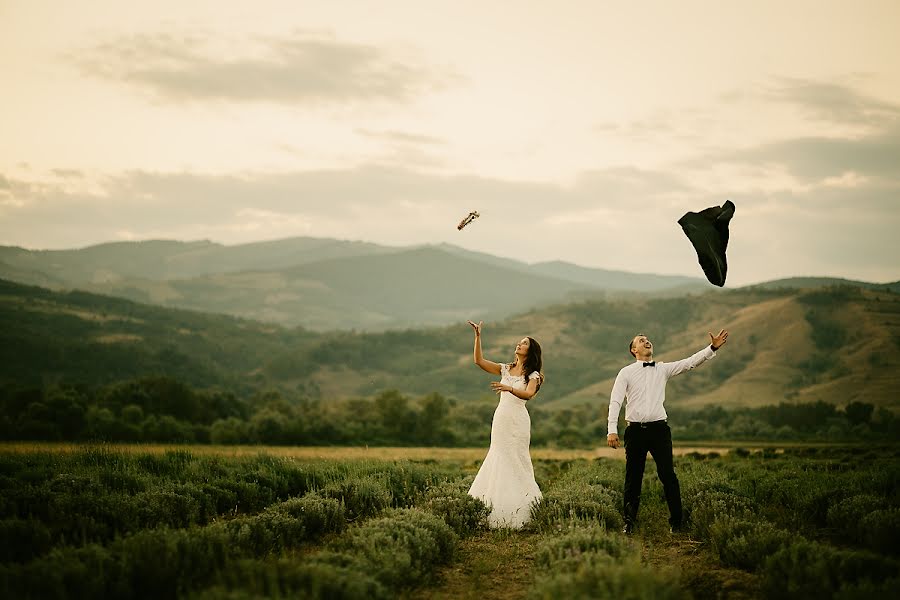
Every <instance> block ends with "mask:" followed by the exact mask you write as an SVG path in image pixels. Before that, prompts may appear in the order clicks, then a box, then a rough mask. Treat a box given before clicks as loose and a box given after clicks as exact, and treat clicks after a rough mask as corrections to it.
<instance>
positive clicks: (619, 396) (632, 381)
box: [607, 346, 716, 434]
mask: <svg viewBox="0 0 900 600" xmlns="http://www.w3.org/2000/svg"><path fill="white" fill-rule="evenodd" d="M715 355H716V352H715V350H713V349H712V346H707V347H706V348H704V349H703V350H701V351H700V352H697V353H696V354H694V355H693V356H690V357H688V358H685V359H682V360H678V361H675V362H670V363H667V362H660V361H656V366H653V367H651V366H646V367H645V366H644V362H643V361H641V360H637V361H635V362H634V363H633V364H630V365H628V366H627V367H622V369H621V370H620V371H619V374H618V375H617V376H616V383H615V384H613V389H612V393H611V394H610V396H609V417H608V419H607V420H608V425H609V429H608V430H607V431H608V432H609V433H616V434H617V433H618V432H619V428H618V424H619V411H620V410H621V409H622V401H623V400H625V398H626V397H627V398H628V404H626V405H625V420H626V421H628V422H629V423H649V422H651V421H662V420H663V419H666V418H668V417H667V415H666V409H665V408H664V407H663V403H665V401H666V382H667V381H669V378H670V377H674V376H676V375H678V374H680V373H684V372H685V371H690V370H691V369H693V368H694V367H697V366H700V365H701V364H703V363H705V362H706V361H707V360H709V359H710V358H712V357H714V356H715Z"/></svg>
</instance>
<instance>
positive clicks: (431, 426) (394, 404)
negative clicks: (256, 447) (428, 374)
mask: <svg viewBox="0 0 900 600" xmlns="http://www.w3.org/2000/svg"><path fill="white" fill-rule="evenodd" d="M496 402H497V401H496V398H495V397H494V396H492V395H490V394H487V395H484V396H481V397H480V398H478V399H475V400H469V401H465V402H462V401H459V400H457V399H455V398H452V397H448V396H445V395H443V394H440V393H437V392H433V393H430V394H425V395H421V396H408V395H404V394H402V393H400V392H399V391H397V390H386V391H383V392H381V393H380V394H378V395H377V396H375V397H374V398H372V399H363V398H357V399H342V400H333V401H327V400H311V399H308V398H302V397H301V398H297V397H289V396H286V395H285V394H284V392H282V391H278V390H270V391H264V392H256V393H253V394H252V395H249V396H246V397H239V396H237V395H235V394H234V393H232V392H228V391H222V390H215V389H211V390H210V389H203V390H199V389H195V388H193V387H191V386H189V385H187V384H185V383H183V382H180V381H178V380H176V379H173V378H169V377H143V378H138V379H133V380H128V381H123V382H118V383H114V384H108V385H104V386H97V387H90V386H87V385H83V384H74V385H47V386H41V387H12V386H5V387H2V388H0V438H2V439H4V440H43V441H110V442H175V443H212V444H270V445H373V446H379V445H381V446H486V445H487V444H488V443H489V442H490V427H491V419H492V415H493V411H494V409H495V407H496ZM529 410H530V412H531V418H532V445H534V446H555V447H595V446H597V445H598V444H599V443H600V442H602V440H603V439H605V436H606V414H607V406H606V404H604V403H597V404H594V405H591V404H587V403H585V404H581V405H577V406H573V407H570V408H563V409H547V408H544V407H542V406H541V405H540V404H539V403H537V404H534V405H533V406H531V407H529ZM668 412H669V417H670V419H669V422H670V424H671V426H672V429H673V433H674V436H675V438H676V439H677V440H680V441H691V440H694V441H701V440H760V441H762V440H773V441H776V440H777V441H791V440H803V441H813V440H823V441H833V440H841V441H852V440H854V439H861V440H863V439H865V440H869V439H873V438H874V439H884V440H892V439H897V437H898V434H900V418H898V417H897V416H896V415H895V414H894V413H893V412H891V411H890V410H888V409H886V408H883V407H881V408H877V409H876V407H875V406H874V405H873V404H870V403H866V402H851V403H850V404H848V405H847V406H845V407H843V408H839V407H837V406H835V405H833V404H829V403H826V402H821V401H819V402H814V403H803V404H798V403H787V402H780V403H778V404H771V405H768V406H762V407H757V408H729V409H725V408H722V407H719V406H707V407H703V408H699V409H691V410H688V409H680V408H678V407H677V405H676V406H673V407H669V409H668ZM621 427H624V424H620V428H621Z"/></svg>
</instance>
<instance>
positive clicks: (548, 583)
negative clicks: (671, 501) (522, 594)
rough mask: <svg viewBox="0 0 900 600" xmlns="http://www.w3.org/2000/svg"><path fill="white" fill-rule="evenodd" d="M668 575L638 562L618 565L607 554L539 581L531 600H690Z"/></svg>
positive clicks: (530, 597) (591, 557) (597, 555)
mask: <svg viewBox="0 0 900 600" xmlns="http://www.w3.org/2000/svg"><path fill="white" fill-rule="evenodd" d="M688 597H689V595H688V593H687V592H685V591H682V589H681V587H680V586H679V583H678V580H677V579H676V578H675V576H674V575H672V574H670V573H668V572H658V571H655V570H652V569H650V568H645V567H642V566H641V564H640V562H639V561H638V560H637V559H630V560H626V561H625V562H614V561H613V560H612V559H611V558H610V557H608V556H607V555H605V554H597V553H591V554H587V555H585V557H584V558H583V559H582V564H581V565H580V567H579V568H577V569H573V570H567V571H563V572H559V573H549V574H546V575H540V576H538V577H537V579H536V581H535V584H534V586H533V587H532V588H531V590H530V591H529V593H528V598H529V599H531V600H557V599H559V598H566V599H567V600H568V599H570V598H571V599H580V598H584V599H589V598H590V599H601V598H609V599H611V600H612V599H615V600H681V599H683V598H688Z"/></svg>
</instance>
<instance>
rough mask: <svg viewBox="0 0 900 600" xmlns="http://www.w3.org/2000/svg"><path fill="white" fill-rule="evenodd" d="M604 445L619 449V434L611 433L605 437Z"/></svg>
mask: <svg viewBox="0 0 900 600" xmlns="http://www.w3.org/2000/svg"><path fill="white" fill-rule="evenodd" d="M606 445H607V446H609V447H610V448H618V447H619V434H618V433H611V434H609V435H608V436H606Z"/></svg>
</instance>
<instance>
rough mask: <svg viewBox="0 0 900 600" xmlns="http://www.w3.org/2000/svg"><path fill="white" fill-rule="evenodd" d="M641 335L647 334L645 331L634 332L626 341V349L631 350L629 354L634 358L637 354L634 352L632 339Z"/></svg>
mask: <svg viewBox="0 0 900 600" xmlns="http://www.w3.org/2000/svg"><path fill="white" fill-rule="evenodd" d="M641 335H647V334H646V333H636V334H635V335H633V336H631V341H630V342H629V343H628V351H629V352H631V355H632V356H633V357H635V358H637V354H635V353H634V339H635V338H636V337H638V336H641Z"/></svg>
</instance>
